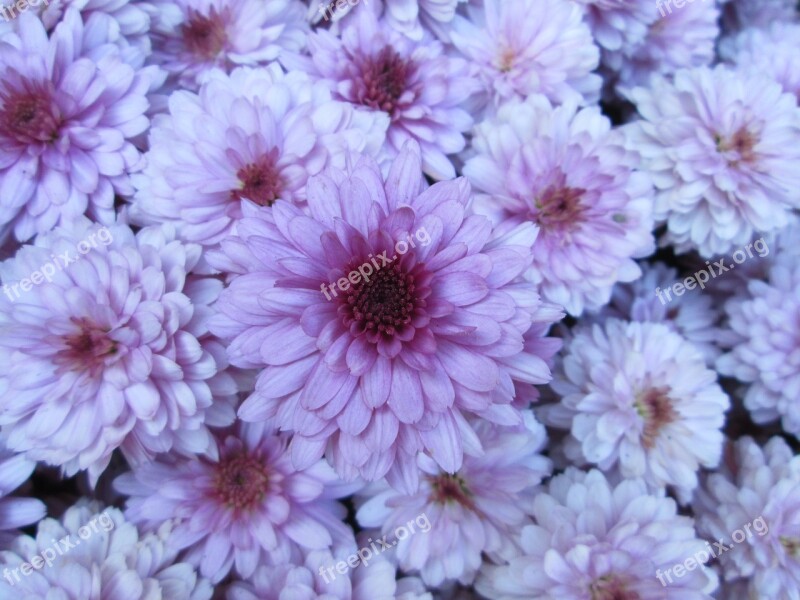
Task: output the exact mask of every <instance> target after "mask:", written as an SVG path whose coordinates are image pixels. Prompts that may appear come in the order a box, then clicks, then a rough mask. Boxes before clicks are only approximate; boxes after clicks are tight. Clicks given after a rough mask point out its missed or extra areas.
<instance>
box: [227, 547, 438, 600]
mask: <svg viewBox="0 0 800 600" xmlns="http://www.w3.org/2000/svg"><path fill="white" fill-rule="evenodd" d="M360 547H362V548H366V547H368V544H366V543H365V544H363V545H361V546H360ZM350 556H351V555H350V554H348V552H347V551H337V552H335V553H333V554H332V553H331V552H330V551H328V550H312V551H311V552H309V553H308V555H307V556H306V558H305V561H301V562H299V563H298V564H286V565H279V566H276V567H259V568H258V569H257V570H256V572H255V575H253V577H252V580H251V581H249V582H236V583H234V584H233V585H231V586H230V588H228V593H227V595H226V600H299V599H302V600H433V597H432V596H431V595H430V594H429V593H427V592H426V590H425V586H424V585H423V584H422V582H421V581H420V580H419V579H417V578H415V577H403V578H402V579H397V580H396V579H395V577H396V575H397V569H396V567H395V566H394V565H393V564H392V563H391V561H390V560H388V559H387V558H386V557H385V555H380V554H379V555H377V556H375V557H372V558H371V559H370V560H369V561H368V563H367V564H366V565H361V564H358V565H357V566H356V567H355V568H352V569H351V568H349V567H348V570H347V572H346V573H344V574H341V573H339V572H338V571H336V570H335V566H336V564H338V563H339V561H346V560H347V559H348V558H349V557H350ZM331 573H332V574H331Z"/></svg>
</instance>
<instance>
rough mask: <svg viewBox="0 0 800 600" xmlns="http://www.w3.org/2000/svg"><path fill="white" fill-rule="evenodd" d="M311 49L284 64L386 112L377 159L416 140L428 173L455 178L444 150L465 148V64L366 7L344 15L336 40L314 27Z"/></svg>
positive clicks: (363, 106)
mask: <svg viewBox="0 0 800 600" xmlns="http://www.w3.org/2000/svg"><path fill="white" fill-rule="evenodd" d="M308 49H309V52H310V54H311V55H310V57H305V56H289V55H287V56H286V57H284V58H282V59H281V62H282V63H283V64H284V66H286V67H287V68H288V69H290V70H295V69H301V70H304V71H307V72H308V73H310V74H311V76H312V77H313V78H314V79H315V80H321V81H323V82H324V83H325V85H327V86H328V87H329V88H330V90H331V92H332V94H333V97H334V98H335V99H337V100H343V101H345V102H350V103H352V104H354V105H356V106H358V107H360V110H365V111H370V112H377V113H384V114H386V115H388V116H389V120H390V124H389V129H388V132H387V137H386V143H385V146H384V155H382V156H381V157H380V159H381V160H383V158H393V157H394V156H395V155H396V154H397V153H398V152H399V151H400V149H401V148H402V146H403V144H404V143H405V142H406V141H407V140H416V141H417V142H418V143H419V145H420V147H421V148H422V163H423V169H424V170H425V173H427V174H428V175H430V176H432V177H434V178H436V179H452V178H453V177H455V169H454V167H453V164H452V163H451V162H450V159H449V158H448V157H447V155H448V154H454V153H456V152H460V151H461V150H463V149H464V146H465V144H466V141H465V139H464V135H463V134H464V133H465V132H466V131H468V130H469V129H470V127H471V126H472V117H471V116H470V115H469V113H468V112H467V111H466V110H464V108H463V104H464V102H465V101H466V100H467V99H468V98H469V97H470V96H471V95H472V94H473V92H475V91H476V84H475V82H474V81H473V80H472V79H471V78H470V77H469V70H468V65H467V63H466V61H464V60H463V59H460V58H451V57H449V56H447V55H446V54H445V51H444V48H443V46H442V44H441V43H440V42H438V41H435V40H420V41H414V40H411V39H409V38H407V37H406V36H404V35H402V34H400V33H398V32H397V31H395V30H393V29H392V28H391V27H389V26H388V25H387V24H386V23H384V22H379V21H378V20H377V19H376V17H375V15H374V14H373V13H372V11H370V10H359V11H357V12H356V14H354V15H353V16H352V19H348V20H347V21H346V22H345V24H344V25H343V27H342V34H341V37H336V36H334V35H333V34H331V33H330V32H328V31H324V30H318V31H316V32H314V33H313V34H311V35H310V36H309V38H308Z"/></svg>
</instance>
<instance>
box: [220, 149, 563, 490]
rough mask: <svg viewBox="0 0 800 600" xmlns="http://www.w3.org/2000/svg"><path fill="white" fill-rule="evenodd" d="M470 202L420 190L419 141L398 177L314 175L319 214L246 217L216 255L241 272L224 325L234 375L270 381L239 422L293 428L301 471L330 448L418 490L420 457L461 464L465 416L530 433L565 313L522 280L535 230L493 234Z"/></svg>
mask: <svg viewBox="0 0 800 600" xmlns="http://www.w3.org/2000/svg"><path fill="white" fill-rule="evenodd" d="M469 199H470V188H469V184H468V183H467V182H466V180H464V179H458V180H455V181H448V182H441V183H437V184H436V185H434V186H432V187H430V188H428V189H425V190H423V187H422V175H421V158H420V155H419V148H418V147H417V146H416V144H414V143H413V142H409V143H408V144H407V145H406V147H405V148H404V149H403V151H402V152H401V154H400V155H399V156H398V158H397V159H396V160H395V161H394V163H393V164H392V167H391V170H390V172H389V175H388V178H387V179H386V180H385V181H384V179H383V178H382V176H381V172H380V169H379V167H378V165H377V164H376V163H375V161H374V160H373V159H371V158H369V157H361V158H359V159H357V160H356V159H354V160H353V161H352V164H351V165H350V166H349V169H348V171H347V172H341V171H338V170H335V169H329V170H327V171H326V172H325V173H324V174H323V175H319V176H317V177H312V178H311V179H310V180H309V184H308V209H309V214H308V215H306V214H304V213H303V212H301V211H300V210H299V209H298V208H296V207H295V206H292V205H290V204H288V203H280V202H279V203H276V204H275V205H273V207H272V209H271V210H264V209H257V208H256V207H254V206H253V205H245V207H244V209H245V218H244V219H242V221H240V222H239V226H238V234H237V235H236V236H233V237H231V238H228V240H226V241H224V242H223V243H222V250H221V252H218V253H209V254H210V256H209V259H210V262H212V264H213V265H214V266H215V267H217V268H220V269H222V270H224V271H226V272H230V273H236V274H238V276H237V277H235V278H233V280H232V283H231V285H230V287H229V288H228V289H227V290H225V291H224V292H223V294H222V295H221V296H220V300H219V302H217V304H216V307H217V309H218V310H219V315H218V316H217V317H216V318H215V320H214V321H212V324H211V329H212V331H214V332H216V333H217V334H219V335H221V336H222V337H223V338H225V339H229V340H231V343H230V346H229V347H228V353H229V356H230V358H231V362H232V363H233V364H235V365H238V366H242V367H245V368H262V369H263V370H262V371H261V373H260V374H259V377H258V381H257V384H256V390H255V392H254V393H253V395H251V396H250V397H249V398H248V399H247V400H246V401H245V403H244V404H243V405H242V407H241V409H240V411H239V415H240V417H241V418H243V419H245V420H248V421H258V420H263V419H271V418H273V417H276V418H277V421H278V423H279V424H280V426H281V427H282V428H283V429H286V430H293V431H295V432H296V433H295V436H294V438H293V440H292V447H293V452H294V454H293V459H294V461H295V464H296V465H297V466H298V468H302V467H303V466H308V465H310V464H313V462H314V461H316V460H317V459H318V458H319V457H320V456H322V455H323V453H324V452H325V451H326V448H327V450H328V457H329V459H330V460H331V461H332V463H333V464H334V466H335V467H336V470H337V472H338V473H339V474H340V475H341V476H342V477H344V478H347V479H350V478H352V477H355V476H356V474H358V473H361V475H362V476H363V477H365V478H366V479H368V480H375V479H380V478H381V477H383V476H384V475H386V474H387V472H389V476H390V477H392V478H393V485H399V484H400V483H403V484H405V487H406V488H407V489H412V490H413V489H414V488H416V485H417V475H418V473H417V466H416V457H415V456H416V454H417V452H418V451H420V450H422V449H426V450H428V451H429V452H430V453H431V455H432V456H433V458H434V460H435V461H436V462H437V463H438V464H439V466H441V467H442V469H443V470H445V471H447V472H449V473H455V472H456V471H458V469H459V468H460V467H461V461H462V453H463V447H464V442H463V440H464V439H465V438H471V437H473V436H474V432H473V431H472V429H471V427H470V426H469V424H468V423H467V422H466V420H465V418H464V412H468V413H475V414H478V415H480V416H483V417H484V418H488V419H490V420H492V421H495V422H500V423H504V424H514V423H518V422H520V416H519V414H518V412H517V411H516V409H515V408H514V407H512V406H511V402H512V401H513V400H514V399H515V397H516V398H518V399H521V400H525V401H528V400H529V398H530V395H531V393H532V390H533V387H532V386H531V385H530V384H539V383H544V382H546V381H548V380H549V378H550V373H549V367H548V364H547V360H548V359H549V358H550V357H551V356H552V355H553V354H554V353H555V351H556V350H557V349H558V343H557V342H556V341H555V340H551V339H548V338H545V337H544V336H545V334H546V330H547V328H548V325H549V324H550V323H552V322H554V321H556V320H558V319H559V318H560V317H561V314H560V312H559V310H558V309H557V308H556V307H554V306H551V305H549V304H543V303H542V302H540V301H539V298H538V296H537V294H536V292H535V289H534V288H533V286H531V285H530V284H527V283H524V282H520V281H518V276H519V275H520V274H521V273H522V272H524V271H525V270H526V269H527V268H528V267H529V266H530V261H531V246H532V244H533V241H534V238H535V234H536V231H535V228H534V227H533V225H531V224H523V225H521V226H520V227H518V228H517V229H515V230H514V231H511V232H509V233H508V234H507V235H506V236H503V237H492V232H491V226H490V224H489V222H488V221H487V220H486V219H484V218H483V217H479V216H468V215H467V213H466V206H467V203H468V202H469ZM359 268H360V269H361V272H359V271H358V269H359ZM370 269H371V270H370ZM352 272H355V275H358V276H359V278H358V279H357V278H356V277H355V276H354V275H352ZM347 277H351V279H350V280H349V281H350V282H348V279H347ZM329 282H332V283H330V284H329ZM329 285H330V287H329Z"/></svg>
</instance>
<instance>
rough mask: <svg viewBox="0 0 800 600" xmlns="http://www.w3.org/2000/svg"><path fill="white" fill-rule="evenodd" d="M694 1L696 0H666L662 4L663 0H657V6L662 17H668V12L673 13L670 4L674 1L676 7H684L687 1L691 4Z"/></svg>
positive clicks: (703, 0) (701, 0)
mask: <svg viewBox="0 0 800 600" xmlns="http://www.w3.org/2000/svg"><path fill="white" fill-rule="evenodd" d="M694 1H695V0H666V2H664V3H663V4H662V3H661V0H656V8H657V9H658V12H660V13H661V16H662V17H666V16H667V13H669V14H672V7H671V6H670V4H672V3H673V2H674V3H675V8H683V7H684V6H686V4H687V3H688V4H691V3H692V2H694ZM707 1H708V0H698V2H707ZM664 7H666V9H667V10H666V12H665V11H664Z"/></svg>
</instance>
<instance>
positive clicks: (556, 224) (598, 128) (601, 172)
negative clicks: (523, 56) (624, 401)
mask: <svg viewBox="0 0 800 600" xmlns="http://www.w3.org/2000/svg"><path fill="white" fill-rule="evenodd" d="M473 144H474V149H475V151H477V155H475V156H473V158H471V159H469V160H468V161H467V163H466V165H465V166H464V174H465V175H466V176H467V177H468V178H469V179H470V181H471V182H472V183H473V185H474V186H475V187H476V189H477V190H480V191H482V192H484V194H479V195H477V196H476V198H475V202H474V208H475V210H476V212H478V213H479V214H483V215H485V216H488V217H489V218H490V219H491V220H492V222H493V224H494V225H495V226H496V227H497V229H496V231H497V232H498V233H506V232H508V231H510V230H511V229H513V228H514V227H517V226H519V225H520V224H521V223H526V222H533V223H535V224H536V225H537V227H538V229H539V234H538V236H537V238H536V242H535V244H534V246H533V265H532V267H531V269H529V270H528V272H527V274H526V276H527V277H528V278H529V279H531V280H532V281H533V282H535V283H537V284H539V286H540V291H541V294H542V297H543V298H544V299H545V300H548V301H550V302H554V303H556V304H560V305H561V306H564V307H565V308H566V309H567V311H568V312H569V313H571V314H573V315H580V314H581V313H582V312H583V310H584V309H585V308H589V309H597V308H599V307H601V306H602V305H603V304H605V303H606V302H608V299H609V297H610V296H611V288H612V287H613V285H614V284H615V283H616V282H618V281H626V282H627V281H633V280H634V279H636V278H638V277H639V276H640V275H641V271H640V270H639V266H638V265H637V264H636V262H635V261H634V260H633V259H634V258H641V257H643V256H647V255H648V254H650V253H651V252H652V251H653V248H654V243H653V236H652V233H651V229H652V225H653V221H652V204H653V186H652V183H651V181H650V178H649V177H648V176H647V175H646V174H645V173H642V172H640V171H637V170H636V166H637V164H638V163H639V161H640V159H639V156H638V155H637V154H636V153H635V152H632V151H629V150H626V149H625V147H624V146H625V141H624V138H623V136H622V135H621V134H620V132H619V131H617V130H612V129H611V123H610V121H609V120H608V119H607V118H606V117H604V116H603V115H602V114H601V113H600V110H599V108H597V107H592V108H584V109H582V110H578V108H577V106H576V105H575V104H574V103H572V102H569V103H567V104H565V105H563V106H559V107H555V108H554V107H553V106H551V105H550V103H549V102H548V100H547V99H546V98H544V97H542V96H538V95H537V96H531V97H529V98H527V99H526V100H525V101H524V102H518V101H512V102H508V103H505V104H503V105H501V107H500V108H499V110H498V113H497V117H496V118H495V119H492V120H488V121H485V122H484V123H482V124H480V125H479V126H478V127H477V128H476V134H475V138H474V140H473Z"/></svg>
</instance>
